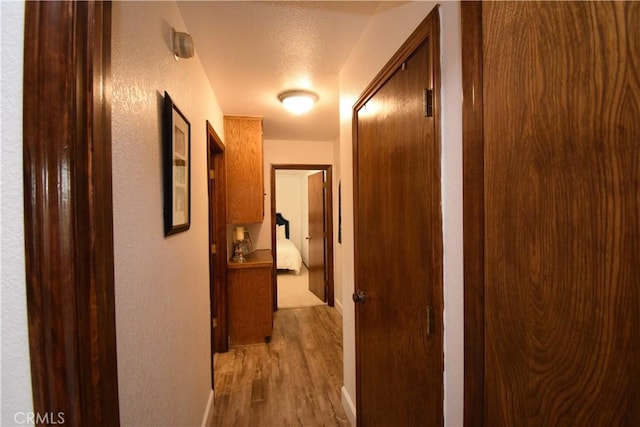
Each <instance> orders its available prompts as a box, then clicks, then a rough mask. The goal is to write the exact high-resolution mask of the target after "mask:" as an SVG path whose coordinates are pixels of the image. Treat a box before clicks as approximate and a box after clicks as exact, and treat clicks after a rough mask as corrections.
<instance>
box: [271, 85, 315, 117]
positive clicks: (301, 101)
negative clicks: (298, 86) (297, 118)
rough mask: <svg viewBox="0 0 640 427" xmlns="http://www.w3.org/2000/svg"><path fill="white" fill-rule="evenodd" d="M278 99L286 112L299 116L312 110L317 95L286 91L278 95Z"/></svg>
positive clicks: (299, 91)
mask: <svg viewBox="0 0 640 427" xmlns="http://www.w3.org/2000/svg"><path fill="white" fill-rule="evenodd" d="M278 99H279V100H280V102H282V105H283V106H284V108H285V109H286V110H287V111H289V112H290V113H293V114H296V115H300V114H304V113H306V112H307V111H309V110H311V108H313V105H314V104H315V103H316V101H317V100H318V95H316V94H315V93H313V92H310V91H307V90H288V91H285V92H282V93H281V94H280V95H278Z"/></svg>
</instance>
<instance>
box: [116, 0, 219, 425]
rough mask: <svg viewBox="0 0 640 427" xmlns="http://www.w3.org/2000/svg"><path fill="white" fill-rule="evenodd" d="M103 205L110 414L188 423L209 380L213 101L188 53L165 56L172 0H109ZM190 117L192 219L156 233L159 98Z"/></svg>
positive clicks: (176, 23) (173, 22)
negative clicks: (108, 149)
mask: <svg viewBox="0 0 640 427" xmlns="http://www.w3.org/2000/svg"><path fill="white" fill-rule="evenodd" d="M112 26H113V28H112V50H113V58H112V74H113V109H112V119H113V135H112V141H113V142H112V143H113V194H114V200H113V209H114V212H113V213H114V244H115V295H116V327H117V346H118V381H119V397H120V417H121V423H122V425H123V426H127V425H131V426H133V425H198V424H200V423H201V422H202V419H203V416H204V413H205V408H206V406H207V402H208V399H209V397H210V392H211V388H212V385H211V362H210V360H211V359H210V357H211V347H210V326H209V325H210V320H209V316H210V309H209V269H208V265H209V264H208V255H207V254H208V210H207V171H206V157H207V156H206V132H205V129H206V128H205V121H206V120H209V121H210V122H211V123H212V125H213V126H214V128H215V129H216V131H217V132H218V134H219V135H223V134H224V132H223V127H222V126H223V125H222V112H221V111H220V108H219V106H218V102H217V100H216V98H215V95H214V93H213V92H212V90H211V87H210V85H209V83H208V80H207V78H206V76H205V74H204V71H203V68H202V65H201V64H200V61H199V59H198V57H197V51H196V56H195V57H194V58H191V59H186V60H180V61H175V60H174V58H173V55H172V53H171V50H170V47H169V32H170V28H171V27H174V28H175V29H176V30H178V31H185V30H186V28H185V26H184V23H183V21H182V17H181V15H180V13H179V10H178V8H177V5H176V4H175V3H174V2H163V1H160V2H114V3H113V15H112ZM165 90H166V91H167V92H168V93H169V95H170V96H171V98H172V100H173V102H174V103H175V104H176V105H177V106H178V108H180V110H181V111H182V113H183V114H184V115H185V116H186V118H187V119H188V120H189V121H190V122H191V160H192V162H191V228H190V230H188V231H186V232H183V233H179V234H177V235H173V236H170V237H166V238H165V237H164V233H163V214H162V212H163V201H162V194H163V191H162V164H161V160H162V156H161V139H162V137H161V135H162V133H161V132H162V120H161V119H162V103H163V93H164V91H165Z"/></svg>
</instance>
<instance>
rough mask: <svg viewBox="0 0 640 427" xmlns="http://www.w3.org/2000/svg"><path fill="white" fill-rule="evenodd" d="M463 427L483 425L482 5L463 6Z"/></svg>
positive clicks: (463, 3) (463, 4) (476, 3)
mask: <svg viewBox="0 0 640 427" xmlns="http://www.w3.org/2000/svg"><path fill="white" fill-rule="evenodd" d="M461 26H462V98H463V99H462V146H463V182H462V186H463V211H462V212H463V214H462V215H463V218H462V219H463V245H464V246H463V258H464V425H465V426H466V427H472V426H480V425H484V421H485V419H484V400H485V393H484V315H485V313H484V130H483V92H482V89H483V86H482V2H462V5H461Z"/></svg>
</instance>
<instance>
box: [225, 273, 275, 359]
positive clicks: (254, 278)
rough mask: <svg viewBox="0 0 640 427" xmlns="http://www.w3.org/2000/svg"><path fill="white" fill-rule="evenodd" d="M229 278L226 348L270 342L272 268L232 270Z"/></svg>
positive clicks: (271, 324)
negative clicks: (227, 339)
mask: <svg viewBox="0 0 640 427" xmlns="http://www.w3.org/2000/svg"><path fill="white" fill-rule="evenodd" d="M228 277H229V345H230V346H231V347H236V346H239V345H247V344H259V343H264V342H266V341H269V338H270V337H271V330H272V326H273V313H272V311H271V299H272V296H271V268H270V267H266V268H265V267H260V268H241V269H231V270H229V273H228Z"/></svg>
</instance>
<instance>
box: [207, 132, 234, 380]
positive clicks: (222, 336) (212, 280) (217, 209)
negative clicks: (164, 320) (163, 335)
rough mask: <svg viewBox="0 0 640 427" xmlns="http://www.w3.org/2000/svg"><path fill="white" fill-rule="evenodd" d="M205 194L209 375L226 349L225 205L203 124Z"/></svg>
mask: <svg viewBox="0 0 640 427" xmlns="http://www.w3.org/2000/svg"><path fill="white" fill-rule="evenodd" d="M207 156H208V159H209V160H208V165H207V167H208V169H209V170H208V178H209V179H208V191H209V248H208V249H209V291H210V298H211V353H212V357H211V361H212V364H211V368H212V369H211V374H212V375H213V353H222V352H226V351H227V350H228V349H229V326H228V323H227V312H228V310H227V287H226V283H227V245H226V241H227V205H226V184H225V176H226V173H225V170H226V168H225V166H226V164H225V155H224V144H223V143H222V140H221V139H220V137H219V136H218V134H217V133H216V131H215V130H214V129H213V126H211V124H210V123H209V121H207Z"/></svg>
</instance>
